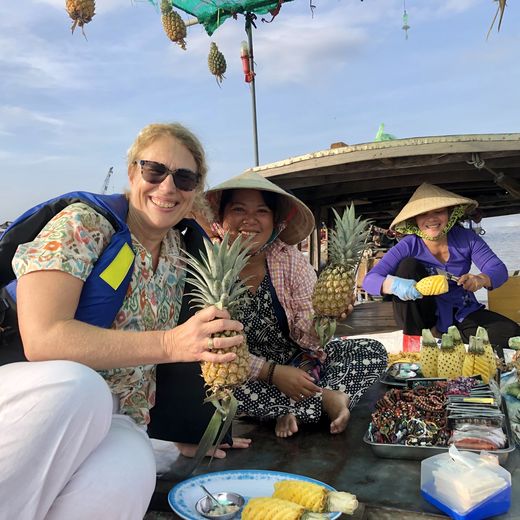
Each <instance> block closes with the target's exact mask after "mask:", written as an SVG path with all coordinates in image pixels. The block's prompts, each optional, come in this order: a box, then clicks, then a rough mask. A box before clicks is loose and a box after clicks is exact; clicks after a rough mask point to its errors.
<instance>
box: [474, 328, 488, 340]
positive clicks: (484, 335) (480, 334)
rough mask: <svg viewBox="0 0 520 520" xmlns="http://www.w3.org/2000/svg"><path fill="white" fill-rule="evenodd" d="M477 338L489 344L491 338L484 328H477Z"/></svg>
mask: <svg viewBox="0 0 520 520" xmlns="http://www.w3.org/2000/svg"><path fill="white" fill-rule="evenodd" d="M475 336H476V337H477V338H481V339H482V342H483V343H489V336H488V333H487V330H486V329H485V328H484V327H477V332H476V333H475Z"/></svg>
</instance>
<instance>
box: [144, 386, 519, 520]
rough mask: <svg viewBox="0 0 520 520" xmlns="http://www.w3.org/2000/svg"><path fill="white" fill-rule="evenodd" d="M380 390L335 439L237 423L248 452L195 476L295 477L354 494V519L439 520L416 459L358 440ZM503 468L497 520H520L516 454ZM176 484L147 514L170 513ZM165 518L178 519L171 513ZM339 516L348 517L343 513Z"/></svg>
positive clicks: (320, 432)
mask: <svg viewBox="0 0 520 520" xmlns="http://www.w3.org/2000/svg"><path fill="white" fill-rule="evenodd" d="M385 390H386V387H384V386H383V385H382V384H380V383H377V384H376V385H374V386H373V387H372V388H371V389H370V390H369V392H368V393H367V394H366V396H365V397H364V398H363V399H362V400H361V401H360V403H359V404H358V405H357V406H356V408H355V409H354V410H353V411H352V416H351V420H350V423H349V425H348V428H347V430H346V431H345V432H344V433H342V434H339V435H330V434H329V433H328V428H327V424H320V425H316V426H303V427H302V428H301V429H300V431H299V432H298V433H297V434H296V435H295V436H293V437H291V438H288V439H278V438H277V437H276V436H275V435H274V423H258V422H252V421H244V420H238V421H236V424H235V427H234V434H235V435H241V436H248V437H251V438H252V439H253V444H252V446H251V447H250V448H249V449H247V450H230V451H229V452H228V456H227V458H226V459H223V460H214V461H213V462H212V463H211V466H209V467H208V464H207V462H204V463H203V464H202V465H201V466H200V467H199V468H198V469H197V471H196V472H195V475H198V474H203V473H208V472H213V471H223V470H231V469H264V470H274V471H285V472H289V473H297V474H301V475H306V476H309V477H312V478H315V479H318V480H321V481H322V482H326V483H328V484H330V485H331V486H333V487H335V488H336V489H338V490H343V491H349V492H351V493H354V494H355V495H356V496H357V497H358V500H359V501H360V503H361V507H360V509H359V511H358V513H357V515H356V516H355V517H354V518H356V519H363V520H368V519H375V518H377V519H379V520H386V519H389V520H390V519H396V520H397V519H403V520H404V519H408V518H410V519H421V518H439V517H440V518H444V517H443V516H442V515H439V511H438V510H437V509H436V508H435V507H434V506H432V505H431V504H429V503H428V502H426V500H424V499H423V498H422V497H421V495H420V472H421V464H420V462H419V461H413V460H399V459H383V458H378V457H377V456H376V455H374V453H373V452H372V449H371V447H370V446H369V445H367V444H365V443H364V442H363V436H364V434H365V432H366V429H367V426H368V423H369V421H370V414H371V412H372V410H373V409H374V405H375V402H376V401H377V399H378V398H379V397H380V396H381V395H382V393H383V392H384V391H385ZM185 460H186V459H185ZM179 462H180V464H182V462H183V461H179ZM505 467H506V469H508V470H509V471H510V472H511V477H512V489H513V490H516V493H515V492H513V493H512V505H511V508H510V510H509V512H508V513H507V514H505V515H501V516H499V517H496V518H500V519H504V520H505V519H508V520H513V519H515V520H519V519H520V493H518V489H520V456H519V454H518V450H514V451H513V452H512V453H511V454H510V455H509V457H508V459H507V462H506V464H505ZM175 483H176V481H175V480H170V481H162V480H160V481H158V484H157V488H156V493H155V495H154V497H153V500H152V503H151V509H152V510H155V511H171V510H170V509H169V506H168V503H167V494H168V491H169V490H170V489H171V487H172V486H173V485H175ZM432 515H434V516H432ZM166 518H168V517H166ZM169 518H179V517H178V516H176V515H174V514H172V516H169ZM342 518H348V517H347V516H346V515H343V516H342ZM350 518H352V517H350Z"/></svg>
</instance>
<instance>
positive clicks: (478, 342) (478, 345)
mask: <svg viewBox="0 0 520 520" xmlns="http://www.w3.org/2000/svg"><path fill="white" fill-rule="evenodd" d="M468 352H469V353H470V354H477V355H480V354H483V353H484V342H483V341H482V338H478V337H476V336H470V337H469V345H468Z"/></svg>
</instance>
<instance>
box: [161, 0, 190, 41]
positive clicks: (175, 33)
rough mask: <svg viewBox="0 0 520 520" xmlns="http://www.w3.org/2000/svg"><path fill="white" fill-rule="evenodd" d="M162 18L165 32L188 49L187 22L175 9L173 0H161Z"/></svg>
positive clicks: (172, 39)
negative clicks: (186, 39)
mask: <svg viewBox="0 0 520 520" xmlns="http://www.w3.org/2000/svg"><path fill="white" fill-rule="evenodd" d="M161 14H162V16H161V19H162V25H163V29H164V32H165V33H166V36H168V38H169V39H170V40H171V41H172V42H174V43H176V44H178V45H179V46H180V48H181V49H182V50H186V41H185V40H184V38H186V34H187V31H186V24H185V23H184V20H183V19H182V18H181V15H180V14H179V13H178V12H177V11H174V10H173V7H172V3H171V0H162V1H161Z"/></svg>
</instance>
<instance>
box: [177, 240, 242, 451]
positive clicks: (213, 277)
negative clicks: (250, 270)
mask: <svg viewBox="0 0 520 520" xmlns="http://www.w3.org/2000/svg"><path fill="white" fill-rule="evenodd" d="M250 243H251V239H247V240H243V239H241V237H237V238H236V240H235V241H234V242H233V243H232V244H231V245H229V235H228V234H227V233H226V234H225V236H224V238H223V240H222V242H221V243H215V244H213V243H211V242H210V241H209V240H205V241H204V247H205V250H206V251H205V253H204V252H201V259H200V260H199V259H197V258H195V257H193V256H191V255H189V254H188V258H186V263H187V267H186V270H187V271H188V273H189V275H190V276H189V278H190V282H191V283H192V284H193V286H194V287H195V289H194V290H193V292H192V293H191V294H190V295H191V296H193V299H192V304H193V305H194V306H196V307H200V308H205V307H210V306H211V305H215V306H216V307H218V308H219V309H227V310H228V311H229V314H230V315H231V317H232V318H233V317H234V316H236V312H237V310H238V308H239V307H240V306H241V305H242V304H243V303H244V301H245V300H247V296H246V294H245V293H246V291H247V287H246V286H245V285H244V283H243V282H242V281H241V280H240V278H239V274H240V272H241V271H242V269H243V268H244V267H245V266H246V264H247V261H248V258H247V256H248V254H249V249H250ZM236 334H238V333H237V332H232V331H225V332H224V333H220V334H215V335H214V337H222V336H232V335H236ZM226 352H234V353H235V354H236V355H237V357H236V359H235V360H234V361H231V362H230V363H211V362H208V361H204V362H202V363H201V369H202V377H203V378H204V382H205V383H206V388H207V398H206V402H211V403H212V404H213V405H214V406H215V408H216V409H217V410H216V412H215V414H214V416H213V418H212V419H211V421H210V424H209V425H208V428H207V430H206V433H205V434H204V436H203V438H202V439H201V442H200V445H199V451H200V458H202V457H203V456H204V455H205V454H206V452H207V450H208V449H209V448H210V447H211V446H218V445H219V444H220V440H221V439H222V437H223V436H224V435H225V433H226V431H227V429H228V428H229V425H230V424H231V421H232V419H233V416H234V414H235V412H236V406H237V402H236V399H235V398H234V397H233V392H232V390H233V387H235V386H237V385H240V384H242V383H243V382H245V381H246V379H247V377H248V374H249V351H248V348H247V343H246V341H245V339H244V341H243V342H242V343H241V344H240V345H238V346H235V347H232V348H230V349H227V350H226ZM221 427H222V429H221ZM219 429H221V431H220V435H219V439H218V440H217V441H216V442H215V439H216V437H217V434H218V432H219ZM198 456H199V452H197V455H196V458H197V457H198Z"/></svg>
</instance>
